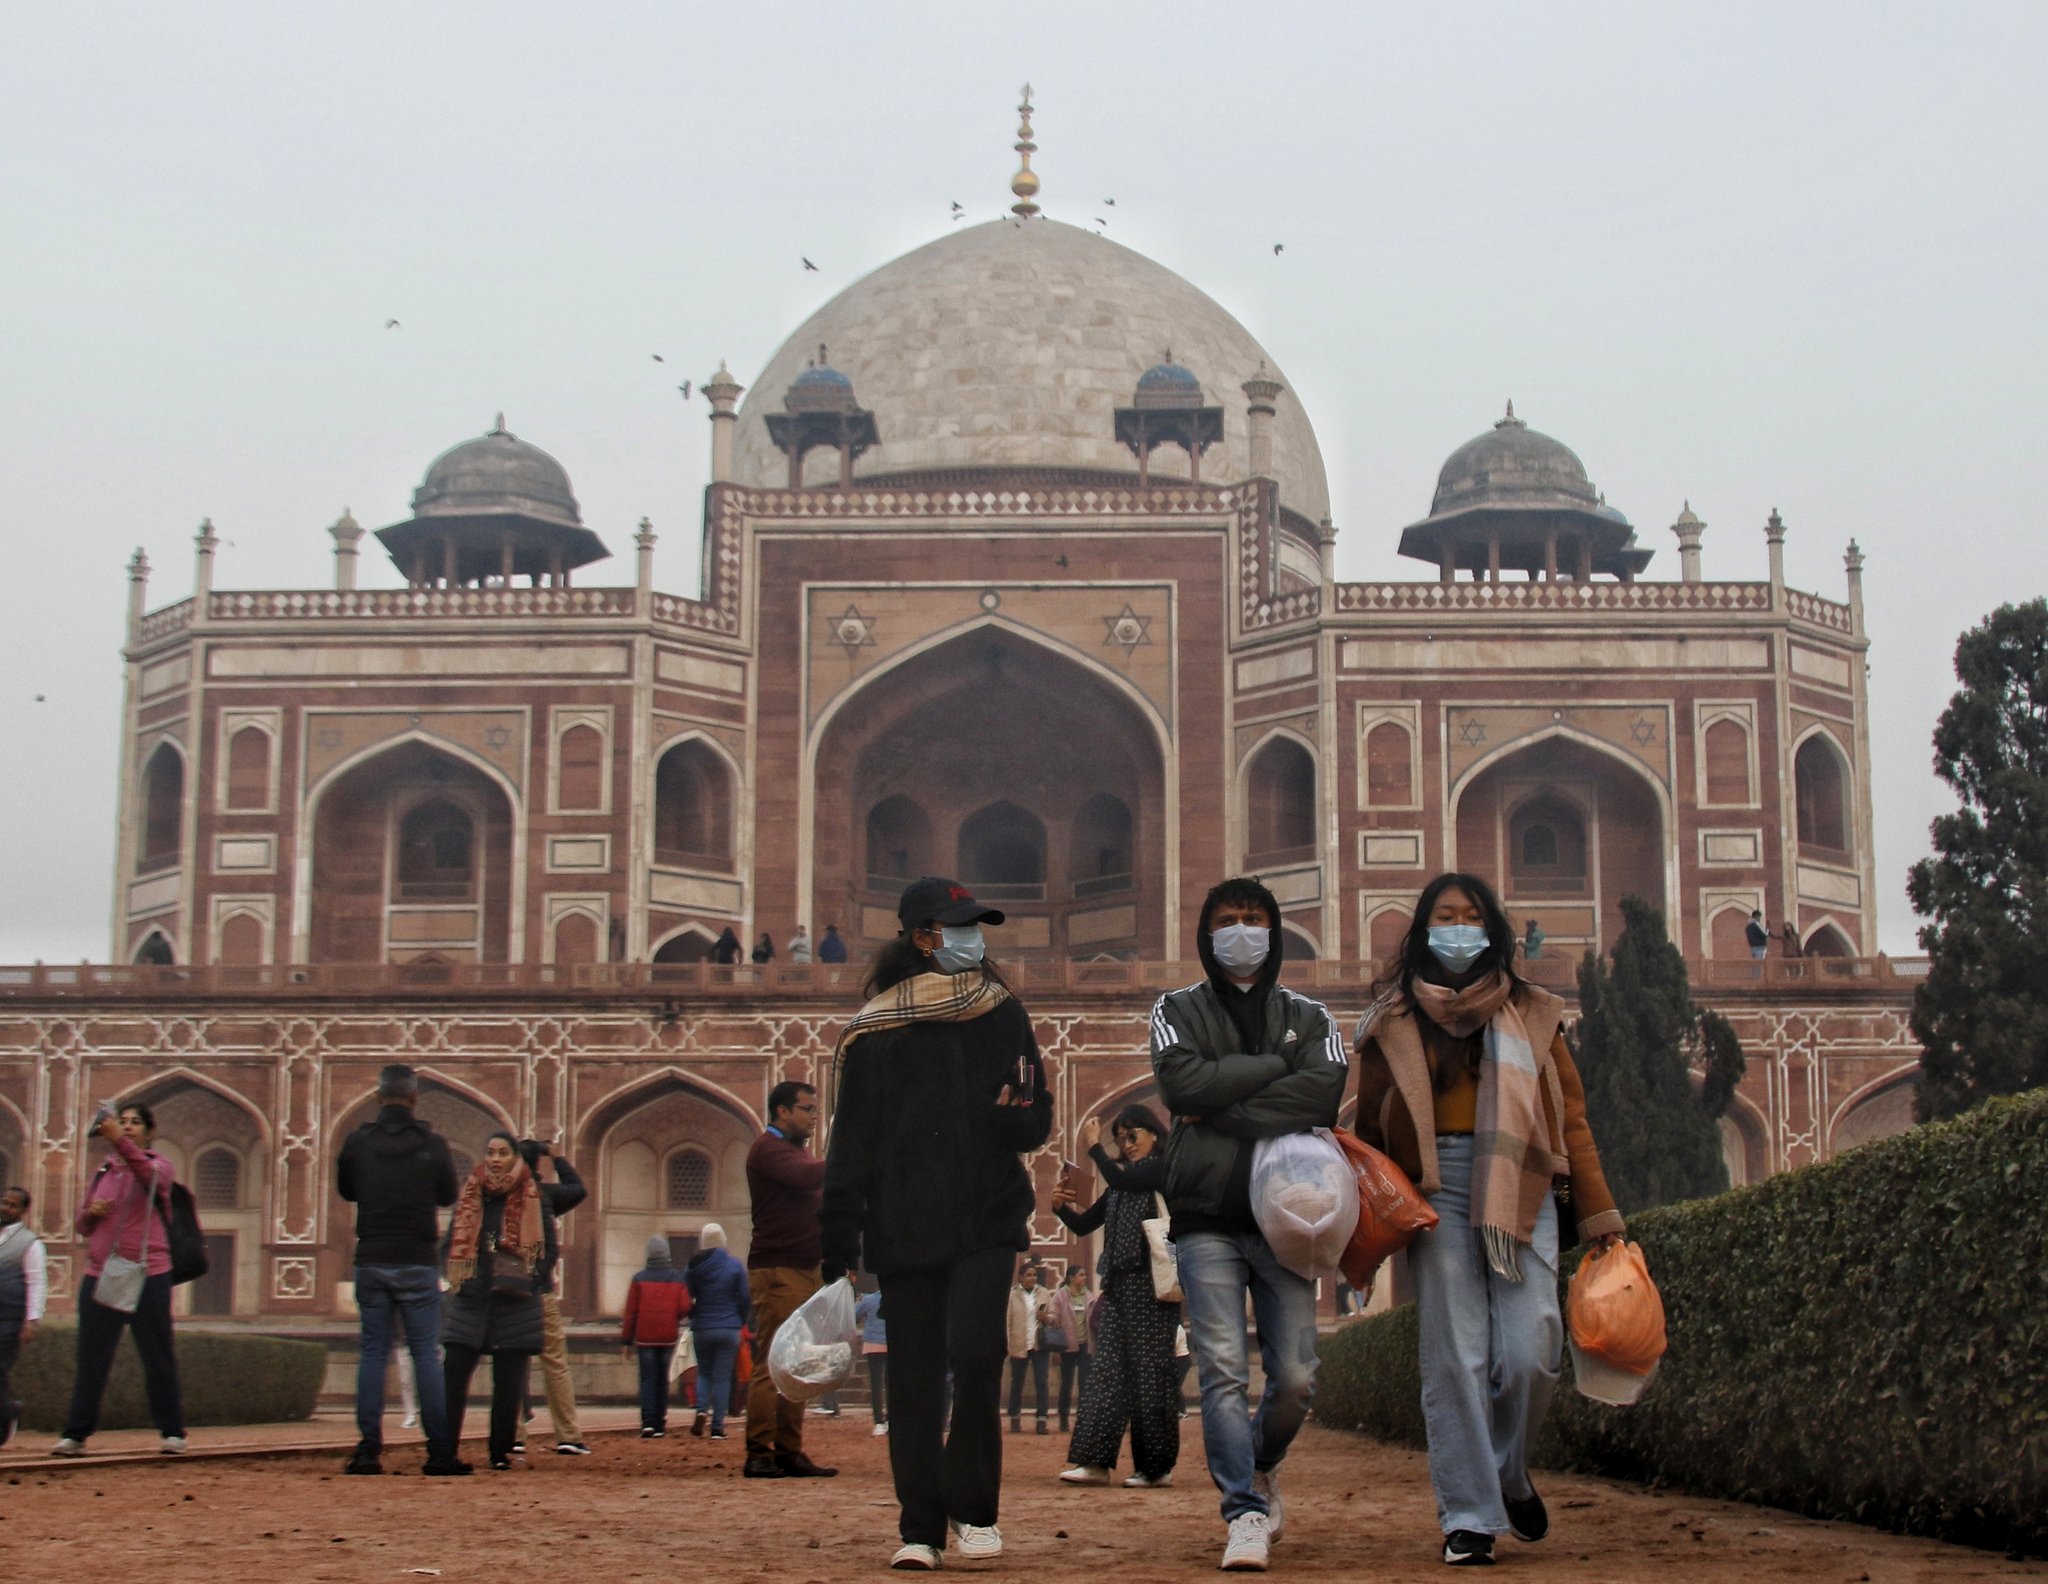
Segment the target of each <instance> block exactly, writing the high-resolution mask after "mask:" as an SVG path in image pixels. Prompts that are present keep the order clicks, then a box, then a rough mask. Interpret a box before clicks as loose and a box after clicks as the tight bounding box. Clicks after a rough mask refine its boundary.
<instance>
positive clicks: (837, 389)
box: [782, 345, 860, 413]
mask: <svg viewBox="0 0 2048 1584" xmlns="http://www.w3.org/2000/svg"><path fill="white" fill-rule="evenodd" d="M782 405H783V407H784V408H785V409H787V410H788V411H790V412H793V413H802V412H852V411H854V410H855V409H856V408H857V407H859V406H860V403H859V402H857V401H855V400H854V396H853V381H852V380H850V379H848V378H847V377H846V376H845V375H844V374H842V373H840V372H839V370H837V369H836V368H834V367H833V366H832V365H831V364H830V363H827V362H826V361H825V348H824V347H823V346H822V345H821V346H820V347H819V348H818V355H817V356H816V357H815V358H813V359H812V360H811V361H810V362H809V363H807V364H806V365H805V366H804V367H803V368H802V369H800V370H798V372H797V376H796V378H795V379H793V380H791V381H790V382H789V390H788V391H787V392H786V393H785V394H784V395H783V398H782Z"/></svg>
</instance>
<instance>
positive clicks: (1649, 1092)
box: [1577, 897, 1744, 1212]
mask: <svg viewBox="0 0 2048 1584" xmlns="http://www.w3.org/2000/svg"><path fill="white" fill-rule="evenodd" d="M1621 916H1622V929H1621V938H1620V939H1619V940H1617V941H1616V942H1615V943H1614V964H1613V967H1612V968H1611V969H1610V968H1609V967H1608V966H1607V965H1606V964H1605V963H1603V962H1602V961H1601V960H1600V958H1599V957H1598V956H1596V955H1595V954H1594V953H1592V952H1588V953H1587V954H1586V958H1585V961H1584V962H1582V963H1581V964H1580V965H1579V1033H1578V1048H1577V1061H1578V1065H1579V1076H1580V1077H1581V1078H1582V1079H1583V1080H1584V1081H1585V1085H1586V1119H1587V1120H1588V1121H1589V1122H1590V1123H1591V1124H1592V1127H1593V1137H1594V1139H1595V1140H1597V1141H1598V1143H1599V1145H1600V1164H1601V1166H1602V1168H1603V1169H1604V1170H1605V1171H1606V1173H1607V1185H1608V1187H1609V1188H1611V1189H1612V1190H1613V1191H1614V1199H1615V1203H1616V1204H1618V1205H1619V1206H1620V1207H1621V1208H1622V1210H1623V1211H1624V1212H1630V1211H1635V1210H1644V1209H1648V1208H1649V1207H1650V1206H1651V1205H1660V1204H1670V1203H1672V1202H1674V1201H1676V1200H1680V1199H1693V1198H1697V1197H1698V1196H1699V1195H1701V1194H1712V1193H1719V1192H1721V1191H1722V1190H1723V1189H1724V1188H1726V1187H1727V1186H1728V1168H1727V1166H1726V1165H1725V1164H1724V1163H1723V1161H1722V1159H1721V1131H1720V1129H1719V1128H1718V1127H1717V1126H1715V1118H1717V1117H1718V1116H1720V1114H1721V1113H1722V1112H1723V1111H1725V1110H1727V1108H1728V1102H1729V1099H1730V1098H1731V1097H1732V1096H1733V1095H1734V1093H1735V1086H1736V1085H1737V1084H1738V1083H1740V1082H1741V1080H1742V1071H1743V1065H1744V1063H1743V1056H1742V1046H1741V1044H1740V1042H1738V1041H1737V1039H1736V1037H1735V1030H1734V1029H1733V1028H1731V1027H1730V1026H1729V1024H1728V1022H1727V1020H1726V1019H1724V1018H1722V1017H1720V1016H1719V1015H1718V1014H1715V1013H1711V1012H1702V1011H1701V1010H1700V1008H1699V1007H1698V1006H1697V1005H1696V1004H1695V1003H1694V1001H1693V998H1692V985H1691V982H1690V980H1689V978H1688V977H1687V974H1686V971H1685V959H1684V957H1682V956H1680V955H1679V951H1678V948H1677V947H1676V946H1674V945H1672V944H1671V939H1670V937H1669V936H1668V935H1666V934H1665V933H1664V916H1663V915H1662V914H1661V913H1659V912H1658V911H1657V910H1656V909H1655V908H1653V907H1651V906H1650V905H1649V904H1648V903H1647V902H1644V901H1643V900H1641V899H1640V898H1639V897H1624V898H1622V903H1621ZM1695 1056H1698V1057H1699V1058H1700V1059H1701V1061H1702V1062H1703V1064H1704V1066H1705V1081H1704V1083H1703V1084H1702V1086H1701V1088H1700V1089H1699V1090H1698V1091H1695V1090H1694V1088H1693V1085H1692V1079H1691V1076H1690V1074H1691V1068H1692V1063H1693V1058H1694V1057H1695Z"/></svg>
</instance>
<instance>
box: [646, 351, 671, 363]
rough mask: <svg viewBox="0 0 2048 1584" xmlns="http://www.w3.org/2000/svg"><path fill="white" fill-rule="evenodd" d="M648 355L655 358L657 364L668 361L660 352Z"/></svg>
mask: <svg viewBox="0 0 2048 1584" xmlns="http://www.w3.org/2000/svg"><path fill="white" fill-rule="evenodd" d="M647 355H648V356H649V357H651V358H653V359H654V361H655V362H657V363H666V362H667V361H668V359H667V358H665V357H663V356H662V355H661V354H660V353H659V352H650V353H648V354H647Z"/></svg>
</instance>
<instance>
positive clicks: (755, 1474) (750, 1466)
mask: <svg viewBox="0 0 2048 1584" xmlns="http://www.w3.org/2000/svg"><path fill="white" fill-rule="evenodd" d="M740 1473H741V1474H742V1475H744V1476H745V1477H746V1478H748V1479H788V1478H789V1475H788V1474H787V1473H786V1472H785V1471H784V1470H783V1467H782V1465H781V1464H779V1463H777V1462H776V1461H775V1459H774V1458H772V1457H750V1458H748V1459H747V1466H746V1467H745V1468H743V1469H741V1470H740Z"/></svg>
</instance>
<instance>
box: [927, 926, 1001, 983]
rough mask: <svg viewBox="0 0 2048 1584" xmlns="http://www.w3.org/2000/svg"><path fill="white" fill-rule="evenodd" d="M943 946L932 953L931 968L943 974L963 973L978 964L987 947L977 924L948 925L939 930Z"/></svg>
mask: <svg viewBox="0 0 2048 1584" xmlns="http://www.w3.org/2000/svg"><path fill="white" fill-rule="evenodd" d="M939 935H940V938H941V940H942V941H943V944H942V945H940V946H938V947H936V948H934V949H933V951H932V966H933V967H934V968H936V969H938V971H939V972H940V973H943V974H956V973H965V972H966V971H967V970H968V969H970V968H972V967H973V966H974V965H975V964H976V963H978V962H980V961H981V959H982V957H983V955H984V954H985V953H986V952H987V950H988V947H987V945H986V944H985V943H984V942H983V941H982V938H981V926H980V925H979V924H961V925H957V926H956V925H952V924H948V925H946V926H944V927H943V928H941V929H940V931H939Z"/></svg>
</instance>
